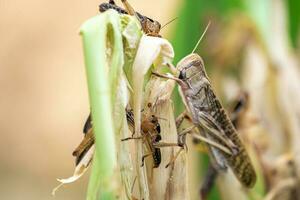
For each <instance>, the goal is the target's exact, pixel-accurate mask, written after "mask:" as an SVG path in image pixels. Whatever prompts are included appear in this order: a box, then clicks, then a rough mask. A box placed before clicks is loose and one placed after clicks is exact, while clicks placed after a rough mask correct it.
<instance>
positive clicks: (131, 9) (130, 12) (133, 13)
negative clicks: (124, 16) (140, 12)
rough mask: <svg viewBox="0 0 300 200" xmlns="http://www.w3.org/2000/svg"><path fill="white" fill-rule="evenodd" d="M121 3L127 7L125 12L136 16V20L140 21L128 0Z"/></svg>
mask: <svg viewBox="0 0 300 200" xmlns="http://www.w3.org/2000/svg"><path fill="white" fill-rule="evenodd" d="M121 1H122V3H123V5H124V7H125V10H126V11H127V12H128V14H129V15H132V16H136V18H137V19H139V17H138V16H137V14H136V12H135V11H134V9H133V8H132V6H131V5H130V4H129V2H128V1H127V0H121Z"/></svg>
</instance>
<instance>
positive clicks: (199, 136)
mask: <svg viewBox="0 0 300 200" xmlns="http://www.w3.org/2000/svg"><path fill="white" fill-rule="evenodd" d="M192 136H193V137H194V138H196V139H198V140H201V141H202V142H205V143H206V144H208V145H211V146H213V147H216V148H218V149H219V150H221V151H223V152H225V153H227V154H229V155H231V154H232V152H231V151H230V149H228V148H227V147H225V146H223V145H221V144H218V143H216V142H215V141H212V140H210V139H208V138H206V137H203V136H201V135H200V134H195V133H194V134H192Z"/></svg>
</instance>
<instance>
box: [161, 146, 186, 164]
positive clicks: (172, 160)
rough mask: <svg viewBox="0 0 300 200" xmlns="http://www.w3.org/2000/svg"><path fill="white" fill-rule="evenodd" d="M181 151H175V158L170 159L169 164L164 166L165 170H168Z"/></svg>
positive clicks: (181, 149)
mask: <svg viewBox="0 0 300 200" xmlns="http://www.w3.org/2000/svg"><path fill="white" fill-rule="evenodd" d="M182 151H183V148H180V149H179V151H177V153H176V154H175V156H174V157H173V158H171V160H170V161H169V163H168V164H167V165H166V166H165V168H168V167H169V166H170V165H171V164H173V163H174V162H175V161H176V159H177V158H178V156H179V155H180V153H181V152H182Z"/></svg>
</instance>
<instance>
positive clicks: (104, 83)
mask: <svg viewBox="0 0 300 200" xmlns="http://www.w3.org/2000/svg"><path fill="white" fill-rule="evenodd" d="M109 15H111V16H110V17H108V16H109ZM108 18H119V15H118V14H117V13H115V12H113V11H109V12H107V13H105V14H102V15H98V16H96V17H94V18H91V19H90V20H88V21H87V22H85V23H84V24H83V25H82V27H81V30H80V33H81V36H82V40H83V50H84V57H85V65H86V72H87V81H88V90H89V97H90V105H91V112H92V116H93V129H94V133H95V138H96V153H95V156H94V160H93V168H92V173H91V178H90V183H89V187H88V194H87V199H91V200H94V199H97V198H98V197H99V198H98V199H101V200H102V199H105V200H106V199H108V200H110V199H115V198H116V195H117V183H118V180H117V177H116V175H115V171H116V166H117V159H116V144H115V134H114V126H113V120H112V119H113V117H112V102H111V93H112V90H111V85H110V80H109V75H108V73H109V70H108V65H109V63H108V59H107V56H106V48H107V31H108V24H110V23H111V22H110V23H108V22H109V21H110V20H108ZM114 23H116V21H114ZM113 27H114V28H119V27H118V25H116V24H113ZM114 31H115V32H116V31H118V30H114ZM119 31H120V30H119ZM121 39H122V38H121V37H119V38H115V35H114V38H113V41H116V40H121ZM118 44H119V43H118ZM115 53H116V54H118V53H122V49H120V50H118V49H114V50H113V54H115ZM117 57H118V56H117ZM111 63H113V64H118V62H111ZM99 188H100V191H99ZM98 193H99V194H98Z"/></svg>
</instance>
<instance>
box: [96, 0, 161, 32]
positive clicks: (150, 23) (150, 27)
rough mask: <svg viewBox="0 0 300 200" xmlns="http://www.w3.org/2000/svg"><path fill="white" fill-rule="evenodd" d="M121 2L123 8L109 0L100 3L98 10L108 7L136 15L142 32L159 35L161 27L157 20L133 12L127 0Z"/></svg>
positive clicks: (122, 12)
mask: <svg viewBox="0 0 300 200" xmlns="http://www.w3.org/2000/svg"><path fill="white" fill-rule="evenodd" d="M122 3H123V5H124V7H125V9H123V8H121V7H119V6H117V5H116V3H115V1H114V0H110V1H109V2H108V3H102V4H100V5H99V11H100V12H105V11H106V10H108V9H113V10H116V11H117V12H118V13H121V14H129V15H133V16H136V18H137V19H138V20H139V22H140V23H141V26H142V30H143V32H144V33H145V34H146V35H149V36H155V37H161V36H160V35H159V32H160V29H161V24H160V23H159V22H158V21H155V20H153V19H151V18H149V17H147V16H144V15H142V14H140V13H138V12H135V11H134V9H133V8H132V6H131V5H130V4H129V3H128V1H127V0H122Z"/></svg>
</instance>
